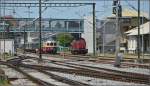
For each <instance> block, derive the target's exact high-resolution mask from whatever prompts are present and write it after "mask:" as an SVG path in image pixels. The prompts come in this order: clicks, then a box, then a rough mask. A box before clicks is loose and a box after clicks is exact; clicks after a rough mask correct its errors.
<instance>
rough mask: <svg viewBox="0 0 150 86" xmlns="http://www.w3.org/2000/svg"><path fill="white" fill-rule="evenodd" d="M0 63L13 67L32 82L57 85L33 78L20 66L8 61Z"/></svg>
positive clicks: (50, 85)
mask: <svg viewBox="0 0 150 86" xmlns="http://www.w3.org/2000/svg"><path fill="white" fill-rule="evenodd" d="M0 64H2V65H6V66H8V67H10V68H13V69H15V70H16V71H18V72H20V73H22V74H23V75H24V76H26V77H27V78H28V79H29V80H31V81H32V82H33V83H37V84H39V85H40V86H57V85H54V84H51V83H47V82H45V81H42V80H40V79H37V78H34V77H32V76H31V75H29V74H27V73H26V72H24V71H23V70H21V69H20V68H18V67H16V66H14V65H12V64H10V63H7V62H3V61H0Z"/></svg>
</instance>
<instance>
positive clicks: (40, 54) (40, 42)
mask: <svg viewBox="0 0 150 86" xmlns="http://www.w3.org/2000/svg"><path fill="white" fill-rule="evenodd" d="M41 4H42V1H41V0H39V62H40V61H41V60H42V51H41V50H42V45H41V44H42V35H41V29H42V26H41V20H42V5H41Z"/></svg>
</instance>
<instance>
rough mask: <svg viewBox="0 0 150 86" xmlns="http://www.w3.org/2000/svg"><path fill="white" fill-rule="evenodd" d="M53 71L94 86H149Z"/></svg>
mask: <svg viewBox="0 0 150 86" xmlns="http://www.w3.org/2000/svg"><path fill="white" fill-rule="evenodd" d="M51 73H53V74H57V75H59V76H62V77H66V78H68V79H72V80H76V81H79V82H83V83H86V84H90V85H93V86H148V85H144V84H135V83H128V82H119V81H113V80H106V79H99V78H91V77H84V76H77V75H72V74H64V73H59V72H51Z"/></svg>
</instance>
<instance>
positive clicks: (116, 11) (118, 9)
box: [113, 0, 122, 67]
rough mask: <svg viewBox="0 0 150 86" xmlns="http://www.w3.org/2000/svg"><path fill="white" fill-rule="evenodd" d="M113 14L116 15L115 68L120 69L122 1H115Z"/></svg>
mask: <svg viewBox="0 0 150 86" xmlns="http://www.w3.org/2000/svg"><path fill="white" fill-rule="evenodd" d="M113 14H115V15H116V44H115V46H116V52H115V55H116V59H115V64H114V66H116V67H119V66H120V65H121V57H120V56H119V53H120V40H121V30H120V17H122V7H121V5H120V0H114V1H113Z"/></svg>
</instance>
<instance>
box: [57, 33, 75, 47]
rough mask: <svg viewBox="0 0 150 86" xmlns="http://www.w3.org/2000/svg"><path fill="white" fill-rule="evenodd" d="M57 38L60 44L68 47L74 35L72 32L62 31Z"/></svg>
mask: <svg viewBox="0 0 150 86" xmlns="http://www.w3.org/2000/svg"><path fill="white" fill-rule="evenodd" d="M56 40H57V41H58V42H59V45H60V46H63V47H68V46H70V43H71V41H72V40H73V36H72V35H71V34H70V33H60V34H58V35H57V36H56Z"/></svg>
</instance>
